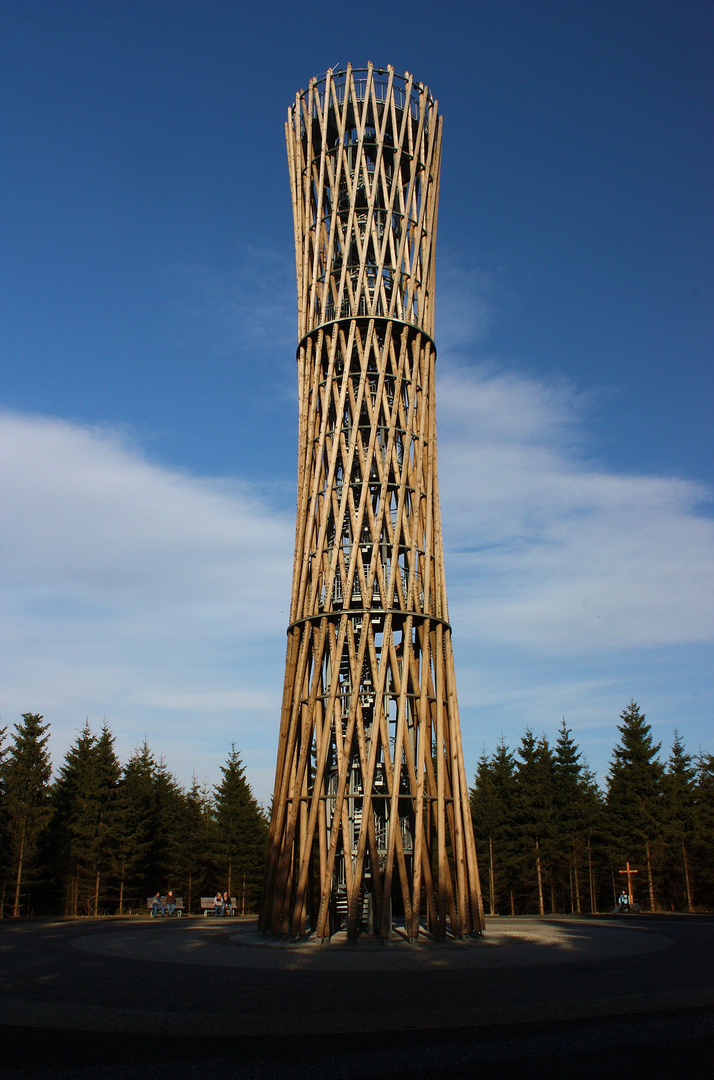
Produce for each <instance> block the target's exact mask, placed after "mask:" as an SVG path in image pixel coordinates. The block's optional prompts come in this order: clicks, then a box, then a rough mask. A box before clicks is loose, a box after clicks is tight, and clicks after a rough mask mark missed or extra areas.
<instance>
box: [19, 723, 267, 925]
mask: <svg viewBox="0 0 714 1080" xmlns="http://www.w3.org/2000/svg"><path fill="white" fill-rule="evenodd" d="M48 739H49V724H46V723H44V721H43V717H42V716H40V715H38V714H36V713H24V714H23V716H22V721H21V722H20V723H19V724H16V725H15V727H14V731H13V732H12V733H10V734H8V731H7V728H3V729H2V730H0V918H2V917H5V916H14V917H17V916H19V915H28V914H64V915H99V914H125V913H128V912H130V911H132V910H136V909H137V908H140V907H143V906H144V905H145V903H146V898H147V897H148V896H151V895H153V894H154V893H155V892H156V891H157V889H158V890H159V891H160V892H161V893H165V892H166V891H167V890H168V889H172V890H173V891H174V893H176V894H177V895H179V896H183V899H184V906H185V908H186V910H187V911H194V912H195V911H198V910H200V897H201V896H202V895H203V896H208V895H213V894H214V893H215V891H216V889H217V888H220V889H221V890H224V889H227V890H228V891H229V892H230V893H231V895H233V896H236V898H237V901H238V905H239V910H240V909H244V910H245V911H255V910H257V904H258V901H259V897H260V889H261V886H262V879H263V868H264V865H265V848H266V843H267V835H268V823H267V820H266V817H265V814H264V813H263V811H262V809H261V807H260V806H259V804H258V803H257V801H256V799H255V798H254V796H253V792H252V791H251V788H250V784H249V783H248V781H247V779H246V776H245V769H244V767H243V765H242V763H241V759H240V756H239V755H238V753H237V752H236V749H235V746H233V747H232V748H231V752H230V754H229V755H228V758H227V761H226V763H225V765H223V766H222V768H221V772H222V779H221V781H220V783H219V784H218V785H216V786H215V787H214V788H213V789H209V788H208V787H207V786H205V785H203V786H202V785H200V784H199V783H198V782H197V781H196V779H195V777H194V780H193V783H192V785H191V787H190V788H189V789H188V790H185V789H184V788H182V787H181V786H180V785H179V783H178V782H177V781H176V779H175V778H174V777H173V776H172V774H171V773H170V772H169V770H168V768H167V767H166V764H165V763H164V761H163V759H162V760H158V761H157V759H156V757H155V756H154V754H153V752H152V750H151V749H150V747H149V746H148V745H147V744H146V743H144V745H143V746H140V747H138V748H137V749H136V750H135V751H134V753H133V754H132V755H131V757H130V758H129V760H128V761H127V762H126V764H125V765H122V764H121V763H120V761H119V759H118V757H117V755H116V752H115V749H114V743H115V739H114V735H113V734H112V732H111V731H110V729H109V728H108V727H107V726H106V725H105V726H104V727H103V728H102V729H101V732H100V733H99V734H95V733H94V732H93V731H92V730H91V728H90V727H89V724H88V723H87V724H86V725H85V727H84V728H83V729H82V730H81V731H80V733H79V735H78V737H77V739H76V741H75V742H74V743H73V745H72V746H71V747H70V748H69V750H68V751H67V754H66V756H65V758H64V761H63V763H62V765H61V767H60V769H59V771H58V773H57V776H56V777H55V779H54V780H53V779H52V765H51V761H50V754H49V750H48Z"/></svg>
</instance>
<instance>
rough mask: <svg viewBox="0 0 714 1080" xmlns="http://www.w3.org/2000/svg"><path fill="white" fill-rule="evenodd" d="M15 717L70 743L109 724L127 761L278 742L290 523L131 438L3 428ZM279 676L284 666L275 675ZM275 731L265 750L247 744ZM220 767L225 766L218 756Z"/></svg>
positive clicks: (209, 760) (5, 578)
mask: <svg viewBox="0 0 714 1080" xmlns="http://www.w3.org/2000/svg"><path fill="white" fill-rule="evenodd" d="M0 462H1V463H2V464H1V466H0V504H1V505H2V507H3V514H2V519H1V523H0V537H1V539H0V548H1V552H2V571H1V575H2V576H1V579H0V581H1V584H2V591H3V596H4V602H3V613H2V619H1V623H0V634H1V636H2V651H3V657H4V661H3V674H2V683H3V685H2V692H3V700H4V706H3V709H4V713H5V716H6V718H7V717H8V715H10V716H12V715H15V716H16V715H17V714H18V713H19V712H20V711H27V710H32V711H35V710H36V711H41V712H44V713H46V714H47V715H48V716H50V717H51V718H52V721H53V727H54V729H55V735H56V738H57V739H58V741H59V743H60V744H62V743H64V742H66V741H68V740H70V739H71V738H72V737H73V732H74V730H75V728H76V727H77V726H78V725H79V724H81V722H82V720H83V719H84V716H85V714H86V713H90V714H91V717H92V719H93V721H94V722H97V720H98V719H100V718H101V716H102V715H103V714H105V713H106V714H107V717H108V719H109V721H110V722H111V723H112V725H113V726H114V728H115V730H117V733H118V734H119V736H120V745H121V748H122V750H123V751H124V752H127V751H128V750H130V749H131V746H132V745H134V744H135V743H136V741H137V739H141V738H143V736H144V734H145V733H147V732H148V733H149V734H150V736H151V739H152V740H153V741H154V742H155V743H156V745H157V746H158V747H159V748H162V747H166V748H168V746H169V745H172V746H175V744H180V742H181V740H182V739H185V738H186V737H187V736H188V737H191V734H190V733H191V732H193V733H194V734H195V733H196V732H197V731H200V732H202V740H203V744H204V747H205V750H204V752H202V753H200V754H198V755H197V756H194V757H193V759H192V760H191V761H187V760H186V757H187V755H186V754H183V753H181V752H179V753H178V754H176V753H174V751H173V750H172V753H171V755H170V756H171V758H172V761H171V764H172V766H173V767H175V768H176V769H177V770H179V771H180V772H182V773H183V774H184V775H188V776H190V773H191V768H192V767H196V768H197V769H198V771H199V772H201V770H202V769H203V768H206V769H207V770H208V771H210V773H211V774H215V772H216V762H215V750H214V744H216V743H218V742H219V741H220V742H221V744H222V745H221V747H220V753H221V754H223V753H224V752H227V747H228V746H229V745H230V741H231V739H232V738H235V739H236V741H237V742H238V743H239V744H240V745H243V746H244V747H245V746H246V744H248V756H249V754H250V753H251V751H252V749H253V747H255V749H256V750H257V749H258V746H256V745H255V744H256V743H259V742H261V741H262V740H265V741H267V742H268V743H271V742H272V741H273V727H274V723H275V715H276V714H277V712H278V710H279V702H280V687H281V672H280V670H279V669H280V665H281V663H282V660H283V656H284V645H283V640H284V633H285V624H286V621H287V612H286V608H287V600H288V597H289V588H290V572H291V557H292V533H293V523H292V522H291V521H290V520H289V515H287V514H286V515H281V514H279V513H276V512H275V511H273V510H270V509H269V508H268V507H267V506H266V505H265V504H264V503H263V502H262V501H261V500H260V499H259V498H258V497H257V496H256V495H255V493H254V492H253V491H252V490H251V489H250V488H249V487H248V486H247V485H245V484H241V483H229V482H225V481H216V480H211V479H207V478H198V477H192V476H190V475H187V474H185V473H181V472H178V471H176V470H171V469H167V468H164V467H162V466H160V465H157V464H155V463H152V462H151V461H149V460H147V459H146V457H145V456H144V455H143V454H142V452H141V451H140V450H139V449H138V448H137V447H136V446H133V445H132V444H131V442H129V441H127V440H126V439H125V438H123V437H122V436H121V435H120V434H117V433H116V432H112V431H106V430H101V429H95V430H92V429H88V428H84V427H80V426H78V425H76V424H72V423H68V422H65V421H61V420H47V419H42V418H38V417H28V416H17V415H12V414H5V415H3V416H1V417H0ZM271 662H272V665H273V667H272V668H271ZM256 721H259V722H260V723H262V724H264V725H266V728H267V730H265V731H264V732H263V733H262V735H261V736H260V738H258V739H257V738H256V734H255V732H254V731H253V733H252V734H250V735H249V737H246V729H247V728H250V729H251V730H252V729H253V728H254V727H255V724H256ZM219 760H221V758H220V757H219Z"/></svg>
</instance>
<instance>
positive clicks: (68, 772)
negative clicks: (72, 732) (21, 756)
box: [50, 720, 97, 916]
mask: <svg viewBox="0 0 714 1080" xmlns="http://www.w3.org/2000/svg"><path fill="white" fill-rule="evenodd" d="M96 745H97V739H96V736H95V735H94V733H93V732H92V730H91V728H90V726H89V720H87V721H86V723H85V725H84V727H83V728H82V729H81V730H80V732H79V734H78V735H77V738H76V740H75V741H74V743H72V745H71V746H70V747H69V749H68V750H67V753H66V754H65V758H64V761H63V762H62V765H61V766H60V769H59V772H58V774H57V778H56V780H55V782H54V784H53V785H52V794H51V800H52V808H53V818H52V824H51V827H50V829H51V845H50V846H51V850H52V861H53V865H54V874H55V882H56V884H57V885H59V887H60V889H61V891H62V893H63V895H64V911H65V914H66V915H74V916H76V915H77V914H79V911H80V908H84V910H86V911H87V912H88V910H89V902H88V898H89V890H90V883H89V867H88V861H89V853H88V850H87V847H88V844H87V834H88V833H89V832H90V829H89V826H88V823H87V822H86V820H85V812H84V811H85V807H86V795H87V793H89V792H90V791H91V789H92V762H91V759H92V755H93V753H94V751H95V749H96Z"/></svg>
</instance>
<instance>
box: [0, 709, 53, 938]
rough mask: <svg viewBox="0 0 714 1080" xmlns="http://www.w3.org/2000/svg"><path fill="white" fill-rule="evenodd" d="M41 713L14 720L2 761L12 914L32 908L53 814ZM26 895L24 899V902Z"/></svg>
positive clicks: (15, 915)
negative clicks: (31, 893)
mask: <svg viewBox="0 0 714 1080" xmlns="http://www.w3.org/2000/svg"><path fill="white" fill-rule="evenodd" d="M43 719H44V717H43V716H41V715H40V714H39V713H23V714H22V723H20V724H15V733H14V735H13V736H12V738H11V742H10V747H9V752H8V754H7V757H6V758H5V760H4V761H3V762H2V767H1V779H0V786H2V788H3V790H4V802H5V815H6V822H7V825H6V846H7V851H8V862H9V864H10V865H9V869H10V875H11V879H10V884H11V887H12V896H13V900H12V915H13V918H15V919H16V918H18V917H19V915H20V912H21V910H22V907H23V906H24V907H25V909H26V910H27V909H29V908H30V903H29V899H28V897H27V894H26V892H25V889H26V887H27V886H28V885H29V884H30V883H31V881H32V880H33V878H34V877H35V876H36V873H37V872H38V867H37V866H36V865H35V860H36V854H37V850H38V844H39V841H40V839H41V837H42V834H43V832H44V830H45V829H46V828H47V826H48V824H49V822H50V819H51V817H52V808H51V806H50V799H49V784H50V776H51V774H52V764H51V761H50V754H49V750H48V749H47V742H48V739H49V734H48V732H49V724H43V723H42V721H43ZM23 898H24V899H25V903H24V905H23Z"/></svg>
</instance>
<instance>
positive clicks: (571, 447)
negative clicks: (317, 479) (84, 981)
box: [0, 0, 714, 799]
mask: <svg viewBox="0 0 714 1080" xmlns="http://www.w3.org/2000/svg"><path fill="white" fill-rule="evenodd" d="M327 11H328V9H326V8H325V6H324V5H322V4H311V3H302V4H300V5H297V4H296V5H286V4H282V3H276V4H270V5H266V6H264V7H262V8H258V7H257V6H256V5H253V4H247V3H245V4H244V3H231V4H229V3H221V2H217V0H208V2H205V0H204V2H202V3H198V2H194V3H187V2H183V3H182V2H181V0H173V2H172V3H170V4H169V3H159V2H156V0H143V2H141V3H129V2H125V0H113V2H112V0H110V2H108V3H105V4H98V3H82V2H76V3H75V2H72V0H63V2H62V3H59V4H58V3H48V2H44V3H38V2H32V0H23V2H7V0H5V2H1V0H0V102H1V103H2V104H0V137H1V138H0V145H2V147H3V152H2V166H1V167H0V198H1V200H2V206H3V214H2V220H1V222H0V245H1V246H2V260H1V261H0V363H1V364H2V380H1V381H0V458H1V459H2V466H1V467H0V503H1V504H2V506H3V512H2V514H1V515H0V545H1V550H2V569H1V570H0V574H1V575H2V593H3V598H4V599H3V604H2V609H1V611H0V645H1V648H2V659H1V660H0V700H1V701H2V722H3V723H5V724H7V723H13V722H15V721H16V720H17V719H18V717H19V713H20V712H23V711H28V710H29V711H38V712H42V713H44V714H45V716H46V717H47V719H49V720H50V721H51V723H52V728H53V740H52V749H53V754H54V757H55V761H56V763H59V760H60V758H61V756H62V754H63V753H64V750H65V749H66V746H67V745H68V743H69V742H71V741H72V739H73V738H74V736H75V733H76V730H77V728H78V727H79V726H81V724H82V723H83V721H84V718H85V716H89V719H90V723H92V724H94V725H95V726H98V725H99V724H100V723H101V721H102V718H103V717H104V716H106V719H107V721H108V722H109V724H110V725H111V727H112V728H113V730H114V731H115V733H116V734H117V742H118V749H119V751H120V753H121V754H122V756H123V757H124V758H126V756H128V754H129V753H130V752H131V749H132V748H133V747H134V746H135V745H136V744H137V742H138V741H140V740H141V739H143V737H144V735H146V736H147V738H148V739H149V742H150V743H151V745H152V746H153V747H154V748H155V750H156V751H157V753H163V754H164V755H165V757H166V760H167V763H168V765H169V766H170V767H171V768H172V769H174V770H175V772H176V773H177V775H178V777H179V779H181V780H182V781H183V782H187V781H189V780H190V777H191V773H192V771H193V770H195V771H196V772H197V774H198V775H199V777H200V778H203V777H204V776H205V777H206V778H207V779H208V781H209V783H213V782H214V781H215V780H216V779H217V778H218V769H219V765H220V764H221V762H222V761H224V759H225V757H226V754H227V752H228V749H229V747H230V743H231V741H232V740H235V742H236V744H237V746H238V748H239V750H240V751H241V753H242V755H243V757H244V760H245V762H246V764H247V766H248V771H249V775H250V777H251V779H252V780H253V783H254V786H255V789H256V792H257V793H258V794H259V796H260V797H261V798H262V799H267V798H268V797H269V793H270V787H271V784H272V771H273V767H274V755H275V747H276V738H277V723H278V711H279V702H280V694H281V684H282V674H283V662H284V649H285V636H284V635H285V626H286V621H287V604H288V597H289V588H290V572H291V565H290V563H291V558H292V534H293V529H294V506H295V491H294V486H295V451H296V397H295V367H294V355H295V336H296V311H295V286H294V258H293V238H292V218H291V209H290V198H289V188H288V174H287V165H286V162H285V150H284V138H283V122H284V119H285V111H286V108H287V106H288V105H289V103H290V102H291V100H292V99H293V98H294V94H295V91H296V90H297V89H299V88H300V87H304V86H306V84H307V82H308V79H309V78H310V76H311V75H313V74H319V73H321V72H323V71H324V70H325V69H326V68H327V67H328V66H338V65H344V64H345V63H346V62H347V61H348V60H350V61H351V62H352V63H353V64H355V65H357V66H359V65H362V64H364V63H365V62H366V61H367V60H372V61H374V62H375V63H376V64H377V65H385V64H387V63H393V64H394V66H395V67H396V69H397V71H404V70H409V71H413V72H415V73H416V75H417V77H418V78H419V79H421V80H423V81H424V82H426V83H427V84H428V85H429V86H430V88H431V89H432V91H433V93H434V95H435V96H436V97H438V99H439V102H440V108H441V110H442V112H443V114H444V116H445V136H444V151H443V167H442V189H441V202H440V212H439V236H438V264H437V316H436V317H437V324H436V340H437V346H438V349H439V361H438V376H437V378H438V380H439V381H438V383H437V394H438V402H439V404H438V422H439V452H440V457H439V461H440V466H439V467H440V479H441V485H442V489H443V513H444V526H445V537H446V544H447V575H448V579H447V580H448V587H449V597H450V607H451V619H452V623H453V626H454V642H455V650H456V659H457V664H458V668H457V678H458V683H459V693H460V701H461V709H462V723H463V728H464V741H465V751H466V756H467V763H466V764H467V771H468V772H472V771H473V768H474V766H475V762H476V758H477V756H478V754H479V753H480V751H481V748H482V746H485V747H486V748H487V750H491V749H493V747H494V746H495V744H496V742H497V740H498V738H499V737H500V735H501V733H503V735H504V736H505V738H506V740H507V741H508V742H509V743H510V744H511V745H513V744H515V743H516V742H517V741H518V740H519V739H520V736H521V734H522V732H523V729H524V727H525V725H526V724H530V725H531V726H532V727H533V728H534V730H536V731H537V732H541V731H543V730H545V731H546V732H547V733H548V734H549V735H550V736H551V737H552V736H553V735H554V734H555V731H556V729H557V726H558V725H559V723H560V719H561V716H562V715H565V717H566V720H567V722H568V724H569V725H570V726H571V727H572V728H573V731H574V734H575V737H576V739H577V740H578V741H579V743H580V745H581V746H582V748H583V750H584V752H585V753H586V755H587V757H588V759H589V761H590V764H591V765H592V766H593V768H595V770H596V771H597V773H598V775H599V777H600V778H601V779H602V778H603V777H604V775H605V772H606V770H607V762H608V755H609V752H610V749H611V747H612V745H613V743H614V741H615V739H616V728H615V725H616V722H617V719H618V714H619V712H620V711H621V710H622V709H623V708H624V707H625V705H626V704H627V702H628V701H629V699H630V698H631V697H634V698H635V699H636V700H637V701H638V702H639V704H640V706H641V708H642V709H643V710H644V711H645V712H646V714H647V717H648V719H649V720H650V721H651V722H652V723H653V725H654V728H655V734H656V736H657V738H658V739H660V738H661V739H662V740H663V743H664V749H667V748H668V747H669V746H670V745H671V741H672V733H673V729H674V728H675V727H677V728H679V730H680V732H681V734H682V735H683V737H684V738H685V741H686V742H687V745H688V746H689V748H690V750H692V751H697V750H698V749H699V747H700V746H701V747H702V748H703V749H706V750H709V751H714V725H713V724H712V713H713V706H714V679H713V677H712V641H713V639H714V618H713V617H712V607H713V604H712V586H713V584H714V524H713V521H712V516H713V515H712V490H713V488H712V484H713V481H714V477H713V476H712V465H713V454H712V423H711V418H710V417H711V402H712V364H711V356H712V336H713V335H712V320H711V312H712V276H713V275H712V258H711V252H712V250H713V249H714V245H713V243H712V239H713V238H712V199H711V187H712V174H713V172H714V170H713V169H712V140H711V131H712V119H713V118H712V115H711V114H712V101H713V100H714V93H713V91H714V85H712V84H713V82H714V79H713V78H712V68H711V61H710V48H711V41H712V31H713V30H714V25H713V23H714V15H713V13H712V9H711V7H710V5H708V4H705V3H699V2H685V3H682V2H679V3H670V2H653V0H649V2H642V3H634V2H619V3H610V2H607V0H605V2H597V3H596V2H590V3H587V2H584V3H578V4H573V3H572V2H569V3H565V2H559V0H553V2H546V0H543V2H536V0H530V2H525V0H513V2H508V0H500V2H496V0H487V2H482V3H475V4H473V5H457V4H455V3H452V2H450V0H447V2H444V3H440V4H438V5H434V4H432V3H428V4H427V3H421V2H416V3H411V4H409V5H403V4H390V3H379V4H377V3H370V2H366V3H362V4H361V5H359V7H358V8H352V7H350V6H349V5H344V6H343V7H342V8H339V7H338V9H337V13H336V14H335V13H334V12H335V9H334V7H333V9H330V14H329V16H328V15H327V14H326V13H327ZM464 462H465V463H466V466H465V467H464Z"/></svg>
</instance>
